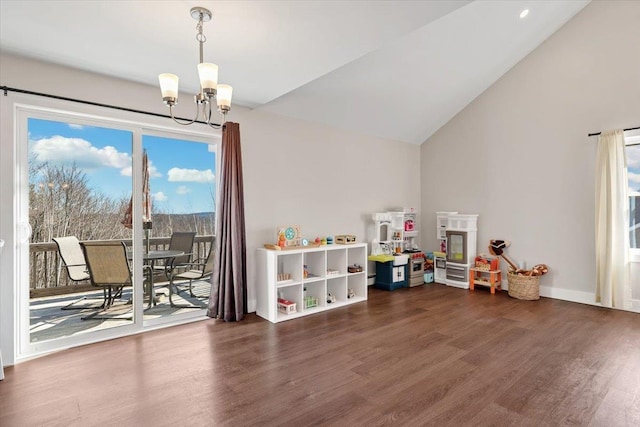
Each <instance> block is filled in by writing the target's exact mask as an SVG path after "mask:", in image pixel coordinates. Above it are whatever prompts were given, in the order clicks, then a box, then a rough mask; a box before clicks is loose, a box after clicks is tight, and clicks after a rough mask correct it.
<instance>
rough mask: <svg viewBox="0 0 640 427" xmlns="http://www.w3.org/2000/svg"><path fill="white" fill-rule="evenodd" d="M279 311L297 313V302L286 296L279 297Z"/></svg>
mask: <svg viewBox="0 0 640 427" xmlns="http://www.w3.org/2000/svg"><path fill="white" fill-rule="evenodd" d="M278 311H279V312H280V313H283V314H291V313H295V312H296V303H295V302H293V301H289V300H286V299H284V298H278Z"/></svg>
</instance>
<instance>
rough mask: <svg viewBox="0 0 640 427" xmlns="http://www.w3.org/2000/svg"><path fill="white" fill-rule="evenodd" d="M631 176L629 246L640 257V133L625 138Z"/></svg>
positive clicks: (633, 253) (628, 168) (629, 174)
mask: <svg viewBox="0 0 640 427" xmlns="http://www.w3.org/2000/svg"><path fill="white" fill-rule="evenodd" d="M625 143H626V145H627V170H628V171H627V172H628V176H629V246H630V248H631V253H632V255H634V256H635V257H640V132H636V133H635V134H631V135H628V136H626V137H625Z"/></svg>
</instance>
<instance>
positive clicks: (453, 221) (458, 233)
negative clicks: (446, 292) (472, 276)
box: [433, 212, 478, 289]
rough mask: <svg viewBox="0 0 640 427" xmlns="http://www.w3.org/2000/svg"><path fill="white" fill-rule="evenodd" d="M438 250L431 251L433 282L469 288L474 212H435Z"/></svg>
mask: <svg viewBox="0 0 640 427" xmlns="http://www.w3.org/2000/svg"><path fill="white" fill-rule="evenodd" d="M436 226H437V230H436V237H437V239H438V242H439V244H440V251H438V252H434V253H433V258H434V263H433V264H434V276H435V281H436V282H437V283H444V284H446V285H449V286H455V287H458V288H463V289H469V268H471V267H472V266H473V265H474V262H475V257H476V247H477V233H478V215H466V214H459V213H458V212H436Z"/></svg>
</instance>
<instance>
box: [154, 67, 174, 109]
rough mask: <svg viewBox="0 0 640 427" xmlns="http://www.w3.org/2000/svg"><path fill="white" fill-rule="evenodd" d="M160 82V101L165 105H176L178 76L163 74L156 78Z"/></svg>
mask: <svg viewBox="0 0 640 427" xmlns="http://www.w3.org/2000/svg"><path fill="white" fill-rule="evenodd" d="M158 80H159V81H160V92H162V100H163V101H164V103H165V104H167V105H174V104H177V103H178V80H179V79H178V76H176V75H175V74H169V73H164V74H160V75H159V76H158Z"/></svg>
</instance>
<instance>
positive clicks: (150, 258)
mask: <svg viewBox="0 0 640 427" xmlns="http://www.w3.org/2000/svg"><path fill="white" fill-rule="evenodd" d="M181 255H187V254H186V253H185V252H184V251H175V250H161V251H149V252H146V253H143V254H142V259H143V260H144V262H145V270H147V274H148V276H147V286H148V289H147V290H146V291H147V292H145V293H146V294H147V295H149V305H148V306H147V308H146V310H148V309H150V308H151V307H153V306H154V305H156V292H155V288H154V287H153V267H154V265H155V263H156V261H158V260H165V261H167V260H170V259H173V258H175V257H177V256H181ZM128 257H129V259H132V258H133V253H132V252H129V253H128Z"/></svg>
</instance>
